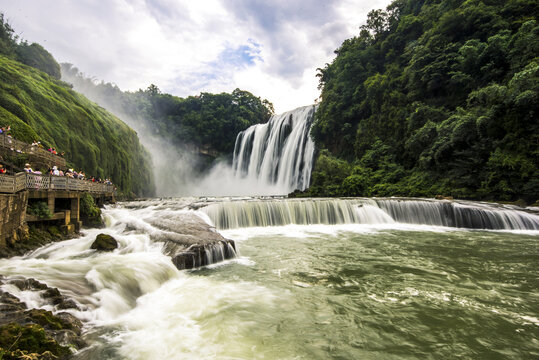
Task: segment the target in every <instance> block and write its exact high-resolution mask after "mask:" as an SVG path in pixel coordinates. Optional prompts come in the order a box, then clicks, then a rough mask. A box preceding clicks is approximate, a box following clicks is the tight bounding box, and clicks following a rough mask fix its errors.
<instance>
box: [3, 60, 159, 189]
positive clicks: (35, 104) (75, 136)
mask: <svg viewBox="0 0 539 360" xmlns="http://www.w3.org/2000/svg"><path fill="white" fill-rule="evenodd" d="M0 78H1V79H2V81H1V82H0V126H8V125H10V126H11V129H12V135H13V137H14V138H17V139H19V140H22V141H26V142H29V143H31V142H32V141H34V140H37V141H41V142H42V144H43V145H45V147H49V146H51V147H54V148H56V149H57V151H58V152H59V153H60V152H65V158H66V160H67V163H68V166H69V167H74V168H76V169H82V170H84V172H85V173H86V175H87V176H95V177H100V178H103V179H104V178H110V179H111V180H112V181H113V182H114V184H116V185H117V186H118V189H119V190H120V191H121V192H122V193H124V194H126V195H134V196H148V195H152V194H153V179H152V175H151V171H150V160H149V155H148V153H147V152H146V150H145V149H144V148H143V147H142V145H141V144H140V143H139V139H138V137H137V133H136V132H135V131H134V130H132V129H131V128H130V127H129V126H127V125H126V124H125V123H123V122H122V121H121V120H120V119H118V118H117V117H115V116H114V115H112V114H111V113H109V112H107V111H106V110H105V109H103V108H102V107H100V106H98V105H97V104H95V103H93V102H91V101H89V100H88V99H87V98H85V97H84V96H82V95H81V94H78V93H77V92H75V91H73V90H71V86H70V85H69V84H67V83H64V82H62V81H59V80H57V79H55V78H53V77H51V76H49V75H47V74H45V73H44V72H42V71H39V70H37V69H34V68H32V67H29V66H26V65H23V64H22V63H19V62H17V61H15V60H12V59H9V58H7V57H3V56H0Z"/></svg>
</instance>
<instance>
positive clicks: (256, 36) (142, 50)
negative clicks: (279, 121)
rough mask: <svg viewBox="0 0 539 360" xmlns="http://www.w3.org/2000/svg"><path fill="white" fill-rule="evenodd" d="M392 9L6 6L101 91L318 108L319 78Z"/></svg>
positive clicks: (147, 3)
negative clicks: (150, 91)
mask: <svg viewBox="0 0 539 360" xmlns="http://www.w3.org/2000/svg"><path fill="white" fill-rule="evenodd" d="M389 2H390V1H389V0H356V1H353V0H0V12H3V13H4V16H5V18H6V19H7V20H8V22H9V23H10V24H11V25H12V27H13V28H14V29H15V31H16V33H17V34H18V35H19V36H20V37H21V38H23V39H24V40H27V41H28V42H30V43H32V42H37V43H39V44H41V45H42V46H43V47H45V48H46V49H47V50H48V51H49V52H51V53H52V55H53V56H54V57H55V58H56V60H58V62H60V63H62V62H68V63H71V64H73V65H75V66H76V67H77V68H78V69H79V70H80V71H81V72H82V73H84V74H85V75H86V76H88V77H92V78H95V79H96V80H98V81H101V80H103V81H105V82H111V83H114V84H116V85H118V87H120V89H122V90H124V91H126V90H130V91H136V90H138V89H145V88H147V87H148V86H149V85H150V84H155V85H157V86H158V87H159V89H160V90H161V91H162V92H165V93H169V94H173V95H177V96H181V97H186V96H189V95H197V94H199V93H200V92H212V93H219V92H223V91H225V92H231V91H232V90H234V89H235V88H240V89H242V90H247V91H250V92H252V93H253V94H255V95H256V96H260V97H261V98H263V99H264V98H265V99H268V100H269V101H271V102H273V104H274V106H275V110H276V112H277V113H282V112H285V111H288V110H292V109H294V108H297V107H299V106H304V105H309V104H313V103H314V102H315V100H316V99H317V98H318V97H319V95H320V93H319V90H318V89H317V85H318V78H317V77H316V73H317V71H316V69H317V68H321V67H324V65H325V64H326V63H330V62H331V61H332V59H333V58H334V57H335V54H334V50H335V49H337V48H338V47H339V46H340V45H341V43H342V42H343V41H344V40H345V39H347V38H350V37H352V36H354V35H357V34H358V33H359V26H360V25H363V24H364V23H365V21H366V18H367V13H368V12H369V11H370V10H372V9H379V8H385V7H386V6H387V4H389Z"/></svg>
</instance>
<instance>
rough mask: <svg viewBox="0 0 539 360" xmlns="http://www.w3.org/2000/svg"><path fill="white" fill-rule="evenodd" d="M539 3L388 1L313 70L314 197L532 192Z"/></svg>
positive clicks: (537, 175) (537, 139)
mask: <svg viewBox="0 0 539 360" xmlns="http://www.w3.org/2000/svg"><path fill="white" fill-rule="evenodd" d="M538 15H539V5H538V4H537V2H536V1H532V0H509V1H490V0H468V1H462V0H443V1H442V0H395V1H393V3H391V4H390V5H389V6H388V7H387V9H386V10H373V11H371V12H370V13H369V16H368V19H367V23H366V25H364V26H362V27H361V29H360V32H359V35H358V36H356V37H354V38H351V39H348V40H345V41H344V42H343V44H342V45H341V47H340V48H338V49H337V50H336V51H335V53H336V54H337V56H336V58H335V59H334V60H333V62H332V63H331V64H326V66H325V67H324V68H322V69H319V74H318V76H319V79H320V88H321V89H322V93H321V101H320V106H319V108H318V111H317V114H316V121H315V123H314V125H313V128H312V135H313V137H314V139H315V141H316V144H317V146H318V148H319V149H321V150H320V154H319V157H318V160H317V162H316V164H315V171H314V173H313V178H312V183H311V185H312V186H311V188H310V190H309V191H308V192H307V194H306V195H315V196H327V195H330V196H390V195H391V196H392V195H401V196H434V195H436V194H443V195H448V196H449V195H451V196H455V197H460V198H476V199H497V200H516V199H525V200H526V201H527V202H533V201H536V200H537V199H538V198H539V169H538V166H539V164H538V159H539V121H538V119H539V116H538V110H539V58H538V56H539V24H538V23H537V21H536V19H537V16H538Z"/></svg>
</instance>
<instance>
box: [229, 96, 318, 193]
mask: <svg viewBox="0 0 539 360" xmlns="http://www.w3.org/2000/svg"><path fill="white" fill-rule="evenodd" d="M315 111H316V106H315V105H311V106H305V107H301V108H298V109H295V110H292V111H288V112H286V113H284V114H281V115H274V116H272V117H271V119H270V120H269V121H268V122H267V123H266V124H258V125H254V126H251V127H250V128H248V129H247V130H245V131H243V132H241V133H239V134H238V137H237V138H236V145H235V148H234V160H233V165H232V166H233V169H234V172H235V174H236V176H237V177H240V178H248V179H251V180H254V181H257V182H258V183H260V184H261V186H265V185H277V187H278V188H280V189H281V191H282V192H283V193H287V192H291V191H293V190H295V189H300V190H305V189H306V188H307V187H308V186H309V181H310V178H311V171H312V166H313V156H314V142H313V141H312V139H311V138H310V136H309V131H310V128H311V124H312V121H313V119H314V113H315Z"/></svg>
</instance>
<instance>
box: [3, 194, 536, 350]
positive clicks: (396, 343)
mask: <svg viewBox="0 0 539 360" xmlns="http://www.w3.org/2000/svg"><path fill="white" fill-rule="evenodd" d="M324 201H326V200H301V201H297V202H292V201H288V202H287V200H284V199H276V200H275V199H269V200H267V199H266V200H260V199H255V200H253V199H247V198H246V199H243V200H242V201H235V202H234V201H229V200H228V199H225V200H223V199H168V200H164V201H163V200H149V201H145V202H135V203H121V204H118V205H115V206H109V207H107V208H106V209H105V210H104V216H105V218H106V221H107V228H105V229H89V230H85V231H83V236H82V237H80V238H78V239H73V240H67V241H63V242H60V243H54V244H50V245H48V246H45V247H43V248H41V249H38V250H36V251H35V252H33V253H31V254H28V255H26V256H23V257H17V258H11V259H3V260H0V273H1V274H3V275H5V276H8V277H17V276H24V277H33V278H35V279H37V280H40V281H43V282H45V283H47V284H48V285H49V286H54V287H57V288H59V289H60V291H61V292H62V293H64V294H66V295H67V296H69V297H70V298H72V299H74V300H75V301H76V302H77V303H78V305H79V307H80V308H81V310H80V311H77V310H70V311H71V312H72V313H73V314H74V315H76V316H77V317H79V318H80V319H83V320H84V321H85V323H86V325H85V335H84V337H85V339H86V340H87V341H88V342H89V343H90V344H91V346H90V347H88V348H86V349H84V350H82V351H80V352H79V353H77V354H76V355H75V358H76V359H105V358H107V359H429V358H430V359H450V358H473V359H530V358H533V357H537V356H538V355H539V342H538V340H537V339H538V334H539V319H538V317H539V314H538V313H539V294H538V288H539V287H538V285H539V283H538V266H537V264H538V263H539V261H538V260H539V247H538V246H537V239H538V236H539V216H538V215H534V214H528V213H525V212H521V211H517V210H515V209H513V208H506V207H503V208H500V207H496V206H491V205H489V204H477V203H463V202H461V203H456V202H455V203H451V204H453V205H448V204H450V202H434V201H419V202H418V201H416V202H415V203H414V202H413V201H414V200H412V201H410V200H408V201H404V200H403V201H399V202H395V201H393V200H371V199H361V200H342V201H341V200H327V203H324ZM339 201H341V202H340V203H339ZM343 201H344V202H343ZM384 201H386V202H384ZM392 201H393V203H392V204H393V205H391V206H390V205H388V204H389V203H391V202H392ZM193 203H196V204H197V205H196V206H191V207H189V206H188V205H189V204H193ZM421 203H424V204H423V205H421ZM330 204H333V205H331V206H330ZM414 204H415V205H414ZM418 204H419V205H418ZM418 206H422V208H424V210H423V211H424V213H423V214H419V215H418V214H416V215H414V216H411V215H410V214H408V215H406V214H404V213H400V212H399V211H404V210H402V209H404V208H407V209H411V208H418ZM448 206H453V207H454V208H456V209H457V210H454V211H455V213H454V214H453V215H451V216H452V217H451V216H449V215H447V214H448ZM283 207H287V208H288V209H289V211H288V212H286V214H288V215H287V216H288V217H286V216H284V215H283V214H285V212H283V211H282V210H283ZM300 207H303V213H299V212H298V213H297V216H294V215H293V214H294V211H295V210H294V209H298V208H300ZM435 207H439V208H440V209H442V210H440V211H442V213H443V214H445V216H446V217H447V216H449V218H451V219H452V220H451V221H450V223H447V220H445V221H446V223H445V225H444V224H442V225H436V221H438V220H435V218H436V216H437V215H436V214H435V212H436V211H435V210H434V208H435ZM345 208H350V209H352V210H351V211H352V213H353V215H350V216H348V215H346V211H345V210H343V209H345ZM398 208H401V210H398ZM193 209H195V210H193ZM223 209H225V210H223ZM234 209H236V210H234ZM237 209H244V210H243V212H241V211H240V212H238V211H237ZM257 209H258V210H257ZM261 209H266V210H261ZM268 209H270V210H268ZM279 209H280V210H279ZM317 209H318V210H317ZM328 209H329V210H328ZM461 209H468V210H465V212H464V213H462V214H464V215H462V214H461V218H463V219H464V218H466V216H468V215H469V214H470V210H469V209H473V211H474V214H475V215H473V217H474V219H475V218H477V217H479V218H480V217H481V216H482V217H483V220H481V221H479V220H477V219H476V220H473V221H471V222H470V223H469V225H470V224H472V225H473V224H475V225H477V226H483V225H484V224H485V221H487V220H484V219H487V218H488V219H490V220H488V221H490V224H491V225H492V226H491V227H494V228H496V224H500V221H502V220H503V221H506V223H507V224H509V225H507V224H506V226H510V224H513V223H514V224H517V225H518V222H519V221H521V222H522V221H523V222H524V226H525V227H526V226H528V227H531V228H532V229H534V227H535V226H536V225H537V226H538V227H537V228H535V229H534V230H526V229H518V226H517V225H514V226H517V229H497V230H485V229H469V228H464V227H460V228H457V227H452V226H457V225H458V224H457V223H455V221H456V220H455V219H457V218H458V216H456V215H455V214H457V215H458V214H460V213H461V212H462V211H464V210H461ZM186 211H189V212H193V211H194V212H196V213H197V214H199V215H200V216H202V217H203V218H204V219H206V221H208V222H212V223H213V224H214V225H216V226H217V228H218V230H219V232H220V233H221V234H222V235H224V236H225V237H226V238H228V239H232V240H235V241H236V248H237V250H238V253H239V254H238V257H237V258H236V259H232V260H227V261H224V262H220V263H216V264H213V265H210V266H207V267H204V268H200V269H196V270H189V271H185V270H184V271H179V270H177V269H176V268H175V267H174V265H173V264H172V262H171V259H170V258H169V257H167V256H165V255H163V252H162V250H163V248H162V247H163V245H162V243H161V242H159V241H154V240H155V239H156V238H158V237H160V236H163V234H164V232H163V230H160V229H159V226H158V222H156V221H155V219H159V218H163V217H166V218H167V219H170V218H171V217H173V216H174V214H178V213H181V212H186ZM216 211H217V212H219V213H218V214H217V213H216ZM263 211H270V213H264V212H263ZM328 211H329V212H331V213H332V214H333V215H331V216H330V215H327V214H329V213H328ZM478 211H479V212H482V214H483V215H478V214H479V213H478ZM241 213H243V214H244V215H245V216H247V217H246V218H245V217H244V218H243V220H242V218H241ZM279 213H280V215H277V214H279ZM253 214H254V215H253ZM256 214H259V215H256ZM260 214H262V215H260ZM305 214H310V215H308V216H306V215H305ZM324 214H326V215H324ZM366 214H369V215H368V216H367V215H366ZM466 214H468V215H466ZM485 214H486V215H485ZM493 214H494V215H496V217H493V216H494V215H493ZM500 214H501V215H500ZM405 215H406V216H405ZM268 216H269V218H271V219H273V220H272V221H273V222H272V223H269V224H263V225H265V226H260V224H259V220H257V219H261V220H260V221H263V220H264V219H267V218H268ZM298 216H299V217H298ZM517 217H518V219H517ZM246 219H247V220H246ZM302 219H303V220H302ZM414 219H416V220H414ZM429 219H430V220H429ZM496 219H497V220H496ZM500 219H502V220H500ZM519 219H520V220H519ZM522 219H524V220H522ZM414 221H415V222H423V223H413V222H414ZM462 221H464V220H462ZM503 221H502V222H503ZM526 222H527V223H526ZM433 223H434V224H433ZM526 224H527V225H526ZM530 224H531V225H530ZM448 225H452V226H448ZM470 226H471V225H470ZM498 227H501V225H500V226H498ZM167 231H168V230H167ZM99 233H107V234H110V235H113V236H114V237H115V238H116V239H117V240H118V242H119V245H120V246H119V248H118V249H117V250H115V251H114V252H112V253H97V252H95V251H94V250H90V245H91V243H92V242H93V240H94V239H95V236H96V235H97V234H99ZM4 290H8V291H10V292H11V293H13V294H14V295H16V296H18V297H19V298H21V299H22V300H24V301H25V302H26V303H27V305H29V306H31V307H44V308H46V309H49V310H52V311H57V309H55V308H54V307H53V306H51V305H48V304H46V303H44V302H43V300H42V299H41V298H40V296H39V293H35V292H28V291H20V290H18V289H17V288H15V287H14V286H11V285H4Z"/></svg>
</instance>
